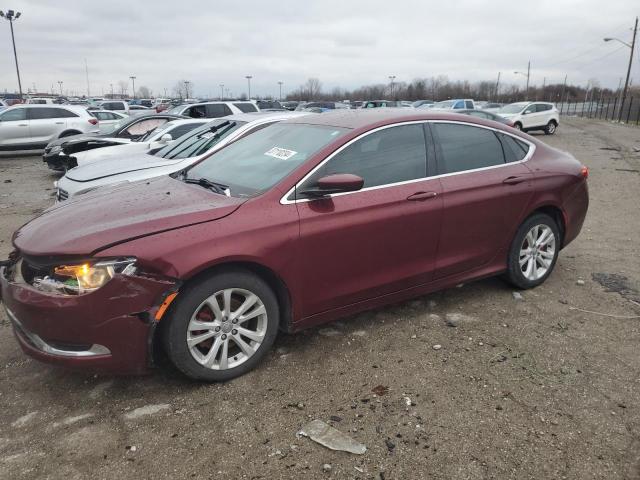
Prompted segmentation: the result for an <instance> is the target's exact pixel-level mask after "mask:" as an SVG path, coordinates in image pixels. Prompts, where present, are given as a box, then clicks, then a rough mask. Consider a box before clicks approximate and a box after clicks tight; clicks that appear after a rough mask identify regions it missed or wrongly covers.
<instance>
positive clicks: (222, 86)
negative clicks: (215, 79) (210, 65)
mask: <svg viewBox="0 0 640 480" xmlns="http://www.w3.org/2000/svg"><path fill="white" fill-rule="evenodd" d="M220 100H224V83H221V84H220Z"/></svg>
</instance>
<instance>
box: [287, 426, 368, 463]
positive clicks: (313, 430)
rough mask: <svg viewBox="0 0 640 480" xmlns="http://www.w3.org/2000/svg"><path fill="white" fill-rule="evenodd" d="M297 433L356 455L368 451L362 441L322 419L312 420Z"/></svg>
mask: <svg viewBox="0 0 640 480" xmlns="http://www.w3.org/2000/svg"><path fill="white" fill-rule="evenodd" d="M297 435H298V436H303V437H309V438H310V439H311V440H313V441H314V442H316V443H319V444H320V445H323V446H325V447H327V448H329V449H331V450H340V451H343V452H349V453H355V454H356V455H362V454H364V453H365V452H366V451H367V447H366V446H364V445H363V444H362V443H360V442H357V441H355V440H354V439H353V438H351V437H349V436H348V435H345V434H344V433H342V432H341V431H340V430H337V429H335V428H333V427H332V426H330V425H327V424H326V423H324V422H323V421H322V420H312V421H310V422H309V423H307V424H306V425H304V426H303V427H302V428H301V429H300V430H299V431H298V433H297Z"/></svg>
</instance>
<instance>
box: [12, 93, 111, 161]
mask: <svg viewBox="0 0 640 480" xmlns="http://www.w3.org/2000/svg"><path fill="white" fill-rule="evenodd" d="M99 131H100V129H99V127H98V119H97V118H95V117H93V116H91V115H89V112H87V111H86V110H85V109H84V108H83V107H81V106H76V105H24V104H23V105H14V106H13V107H9V108H7V109H6V110H3V111H2V112H0V153H6V152H11V153H18V152H23V151H24V152H27V151H33V150H40V151H42V150H44V147H46V146H47V144H48V143H49V142H50V141H51V140H53V139H56V138H62V137H68V136H69V135H78V134H81V133H99Z"/></svg>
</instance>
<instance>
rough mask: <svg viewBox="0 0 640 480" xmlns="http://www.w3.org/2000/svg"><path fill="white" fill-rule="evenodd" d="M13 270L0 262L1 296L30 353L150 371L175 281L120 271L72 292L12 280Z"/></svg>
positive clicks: (103, 368)
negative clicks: (162, 310) (159, 322)
mask: <svg viewBox="0 0 640 480" xmlns="http://www.w3.org/2000/svg"><path fill="white" fill-rule="evenodd" d="M8 271H9V270H8V269H7V267H0V299H1V300H2V302H3V303H4V306H5V310H6V313H7V316H8V317H9V320H10V321H11V323H12V325H13V328H14V333H15V336H16V338H17V340H18V343H19V344H20V347H21V348H22V350H23V351H24V352H25V353H27V354H28V355H30V356H32V357H33V358H35V359H37V360H40V361H42V362H46V363H51V364H55V365H60V366H64V367H70V368H87V369H90V370H92V371H100V372H105V373H117V374H141V373H145V372H147V371H148V369H149V367H150V366H151V364H152V355H151V348H152V337H153V332H154V329H155V326H156V320H155V314H156V312H157V310H158V308H159V307H160V306H161V305H162V303H163V301H164V300H165V298H166V296H167V295H168V294H170V293H172V292H174V291H175V289H176V286H177V285H176V282H175V281H174V280H171V279H165V278H154V277H152V276H144V275H139V274H136V275H131V276H125V275H116V276H115V277H114V278H112V279H111V280H110V281H109V282H107V283H106V284H105V285H104V286H103V287H101V288H99V289H98V290H95V291H93V292H91V293H87V294H83V295H73V296H71V295H60V294H56V293H50V292H43V291H40V290H38V289H36V288H34V287H33V286H31V285H29V284H27V283H18V282H14V281H11V280H10V279H9V274H8Z"/></svg>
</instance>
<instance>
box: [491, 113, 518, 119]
mask: <svg viewBox="0 0 640 480" xmlns="http://www.w3.org/2000/svg"><path fill="white" fill-rule="evenodd" d="M495 114H496V115H500V116H501V117H502V118H507V119H509V118H513V117H517V116H518V115H520V114H519V113H500V112H495Z"/></svg>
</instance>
